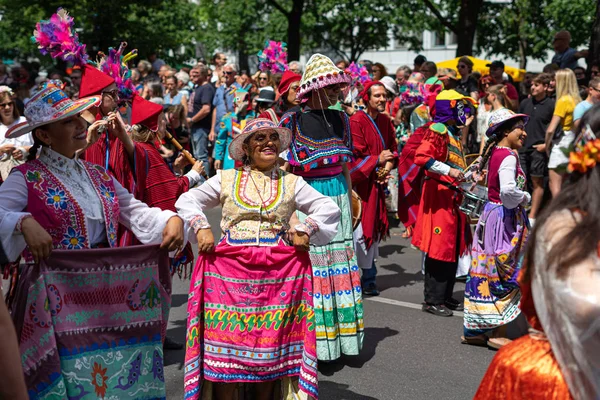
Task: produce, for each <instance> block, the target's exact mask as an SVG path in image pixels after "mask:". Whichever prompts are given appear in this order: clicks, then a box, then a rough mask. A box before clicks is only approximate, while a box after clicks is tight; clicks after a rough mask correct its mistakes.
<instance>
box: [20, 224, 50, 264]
mask: <svg viewBox="0 0 600 400" xmlns="http://www.w3.org/2000/svg"><path fill="white" fill-rule="evenodd" d="M21 233H23V238H24V239H25V243H27V247H29V251H30V252H31V254H32V255H33V260H34V261H35V263H36V264H37V263H39V262H40V261H41V260H43V259H45V258H48V256H50V253H51V252H52V237H51V236H50V234H49V233H48V232H46V230H45V229H44V228H43V227H42V226H41V225H40V224H39V223H38V222H37V221H36V220H35V219H34V218H33V217H29V218H25V219H24V220H23V222H22V223H21Z"/></svg>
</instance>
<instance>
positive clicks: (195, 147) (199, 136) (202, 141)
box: [191, 128, 210, 173]
mask: <svg viewBox="0 0 600 400" xmlns="http://www.w3.org/2000/svg"><path fill="white" fill-rule="evenodd" d="M208 133H209V130H208V129H205V128H192V135H191V137H192V151H193V152H194V158H195V159H196V160H198V161H202V162H203V163H204V168H205V169H206V172H207V173H208V171H209V169H210V168H209V165H208Z"/></svg>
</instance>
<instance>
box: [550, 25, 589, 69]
mask: <svg viewBox="0 0 600 400" xmlns="http://www.w3.org/2000/svg"><path fill="white" fill-rule="evenodd" d="M552 44H553V45H554V52H555V53H554V57H552V64H556V65H557V66H558V68H560V69H563V68H569V69H575V68H576V67H577V60H579V59H580V58H585V57H587V56H588V53H589V52H588V50H583V51H577V50H575V49H573V48H571V34H570V33H569V31H560V32H557V33H556V35H554V41H553V42H552Z"/></svg>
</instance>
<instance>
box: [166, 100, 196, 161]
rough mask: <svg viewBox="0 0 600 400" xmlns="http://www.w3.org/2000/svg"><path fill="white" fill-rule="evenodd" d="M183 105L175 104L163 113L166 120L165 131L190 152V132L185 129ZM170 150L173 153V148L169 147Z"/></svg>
mask: <svg viewBox="0 0 600 400" xmlns="http://www.w3.org/2000/svg"><path fill="white" fill-rule="evenodd" d="M183 106H184V105H183V104H177V105H175V106H169V107H168V108H167V109H166V111H165V117H166V119H167V130H168V132H169V133H170V134H171V135H173V137H174V138H175V139H177V141H178V142H179V144H181V145H182V146H183V148H184V149H185V150H187V151H190V152H191V150H192V148H191V146H190V131H189V130H188V129H187V128H186V127H185V116H186V112H185V109H187V105H186V107H185V109H184V107H183ZM169 149H170V150H173V152H175V150H176V149H175V148H174V147H169Z"/></svg>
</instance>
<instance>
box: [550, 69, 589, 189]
mask: <svg viewBox="0 0 600 400" xmlns="http://www.w3.org/2000/svg"><path fill="white" fill-rule="evenodd" d="M580 101H581V97H579V88H578V87H577V80H576V79H575V74H574V73H573V70H571V69H566V68H565V69H559V70H558V72H557V73H556V106H555V107H554V115H553V116H552V121H551V122H550V125H549V126H548V128H547V129H546V152H547V153H548V154H549V156H550V159H549V161H548V169H549V170H550V171H549V172H548V176H549V177H550V191H551V192H552V197H556V195H558V193H559V192H560V188H561V186H562V181H563V176H564V172H560V171H559V167H561V166H563V165H564V164H566V163H567V162H568V161H569V159H568V158H567V156H566V155H565V154H564V151H566V150H567V149H568V148H569V146H570V145H571V143H572V142H573V139H575V134H574V131H573V113H574V112H575V106H576V105H577V104H578V103H579V102H580ZM559 128H560V129H559Z"/></svg>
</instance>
